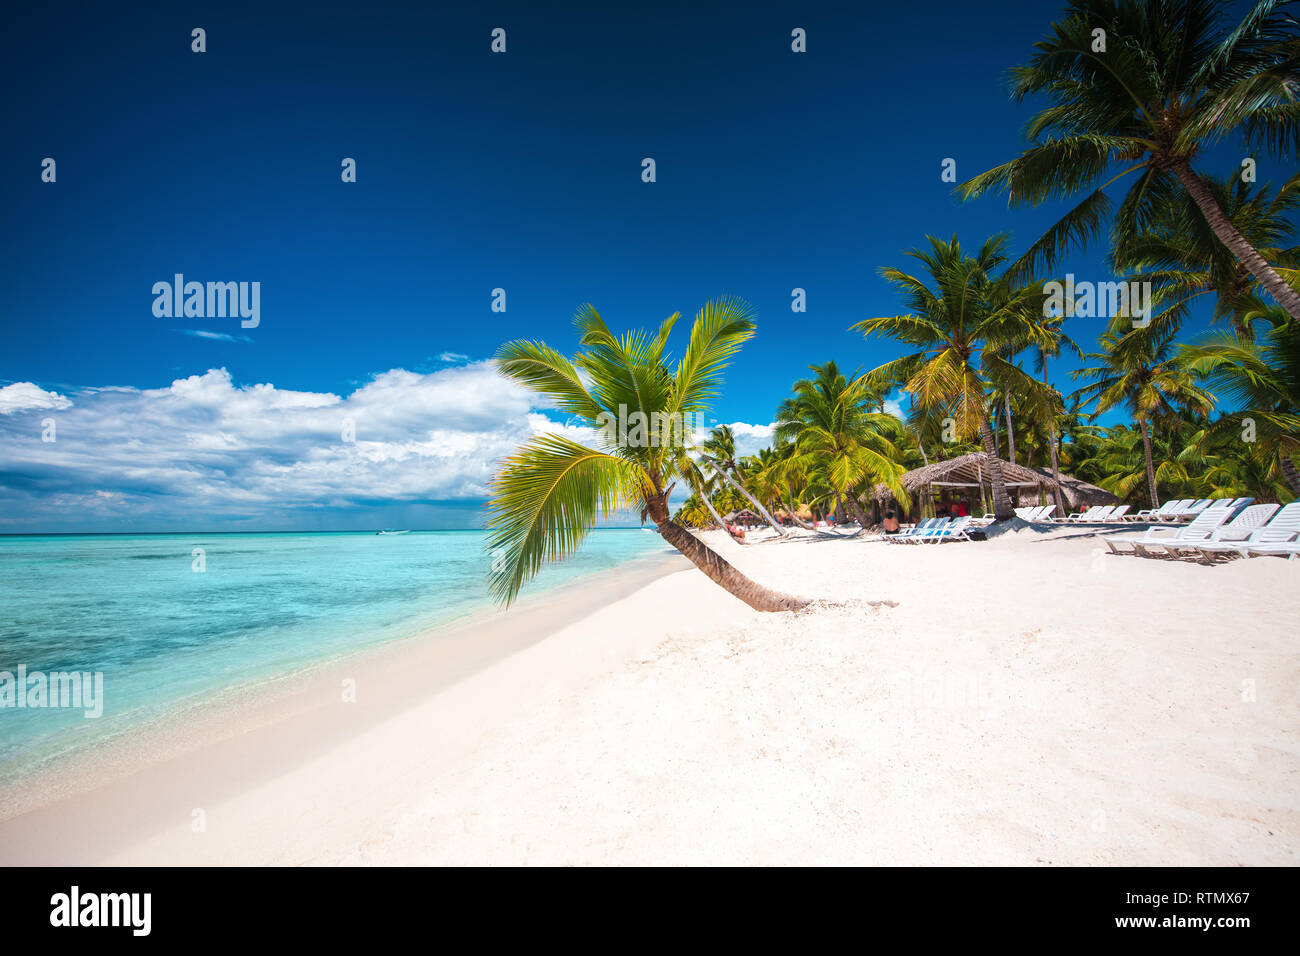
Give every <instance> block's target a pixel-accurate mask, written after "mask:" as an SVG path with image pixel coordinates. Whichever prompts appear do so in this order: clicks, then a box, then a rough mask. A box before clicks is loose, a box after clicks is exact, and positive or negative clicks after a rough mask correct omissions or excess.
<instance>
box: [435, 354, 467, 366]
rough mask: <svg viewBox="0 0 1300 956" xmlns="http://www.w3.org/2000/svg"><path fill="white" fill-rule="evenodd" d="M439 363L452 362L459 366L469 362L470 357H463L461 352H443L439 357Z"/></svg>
mask: <svg viewBox="0 0 1300 956" xmlns="http://www.w3.org/2000/svg"><path fill="white" fill-rule="evenodd" d="M438 361H439V362H452V363H455V364H457V365H459V364H460V363H461V362H468V361H469V356H468V355H461V354H460V353H459V352H441V353H439V355H438Z"/></svg>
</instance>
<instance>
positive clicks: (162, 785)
mask: <svg viewBox="0 0 1300 956" xmlns="http://www.w3.org/2000/svg"><path fill="white" fill-rule="evenodd" d="M689 566H690V565H689V562H687V560H686V559H685V558H684V557H682V556H681V555H680V554H676V553H672V554H656V555H647V556H644V557H638V558H632V559H630V560H628V561H625V562H622V563H620V564H618V565H615V566H613V567H611V568H607V569H605V570H603V571H599V572H596V573H594V574H588V575H584V576H582V577H579V578H575V579H573V580H569V581H565V582H563V583H561V584H559V585H556V586H555V587H552V588H548V589H547V590H545V591H542V592H540V593H537V594H533V595H527V596H525V597H522V598H521V599H520V600H519V601H518V602H516V604H515V605H514V606H513V607H511V608H510V609H508V610H506V611H501V610H500V609H497V608H476V609H474V610H471V611H470V612H468V613H467V614H465V615H462V616H461V617H458V618H456V619H454V620H452V621H449V622H447V623H445V624H441V625H438V626H435V627H432V628H428V629H425V630H423V631H421V632H419V633H417V634H414V635H411V636H408V637H404V638H399V639H396V640H392V641H387V642H385V643H382V644H379V645H371V646H367V647H362V648H358V649H357V650H355V651H352V652H349V653H346V654H343V655H340V656H336V657H332V658H328V659H325V660H321V661H317V662H313V663H312V664H310V665H307V666H306V667H302V668H298V669H295V670H294V671H291V672H288V673H285V674H280V675H276V676H274V677H269V678H260V679H254V680H253V681H251V682H249V683H246V684H241V685H239V686H237V687H234V688H227V689H225V690H222V691H217V692H214V693H213V694H212V695H210V696H206V697H205V698H204V699H203V700H202V701H199V702H194V703H185V702H183V701H182V702H178V704H179V706H178V707H177V709H176V710H175V711H173V712H170V713H169V714H167V715H165V716H163V717H158V718H153V719H151V720H150V721H148V722H147V723H145V724H143V725H141V726H139V727H135V728H132V729H130V730H127V731H123V732H121V733H119V734H117V735H115V736H113V737H110V738H108V739H107V740H105V741H101V742H99V743H97V744H94V745H91V749H89V750H85V749H78V750H76V751H73V752H68V753H63V754H59V755H57V756H55V757H52V758H50V759H49V761H48V762H47V763H45V764H42V765H40V766H39V767H38V768H37V769H36V770H35V771H34V772H35V773H36V774H37V775H38V778H37V779H36V780H32V781H21V780H20V781H18V782H16V783H14V784H12V785H8V786H6V787H5V788H4V789H3V790H0V865H42V864H45V863H49V862H51V861H50V860H48V859H46V858H45V856H44V855H43V852H42V840H41V839H40V838H39V836H38V834H42V833H45V834H48V836H49V839H50V840H51V841H52V843H51V844H50V845H53V844H60V845H68V846H76V845H77V844H78V843H81V844H82V845H84V847H85V850H86V856H85V858H84V859H77V860H75V861H74V860H60V861H59V862H65V863H73V862H77V863H81V862H87V861H89V860H90V859H91V858H93V857H94V856H95V855H96V854H100V853H104V852H110V851H111V850H112V848H113V847H115V846H120V845H123V844H126V843H129V842H131V841H133V840H137V839H141V838H144V837H147V836H148V833H149V831H151V830H154V829H156V828H157V827H156V826H155V825H153V824H152V823H151V822H150V821H151V820H152V819H156V816H155V814H156V812H157V811H158V809H159V804H160V803H162V802H168V803H170V802H173V801H172V797H173V796H174V794H173V793H172V791H173V790H174V789H175V788H174V787H170V786H168V781H175V780H176V779H177V778H184V777H185V776H186V774H187V773H188V772H189V770H191V769H192V770H194V771H196V772H199V776H200V777H202V776H203V775H202V773H201V772H200V771H201V768H202V767H203V765H204V764H205V763H206V762H207V759H208V758H211V759H218V760H219V759H220V758H221V757H226V756H232V755H235V754H236V752H237V751H239V750H241V749H256V748H259V747H261V746H262V745H263V744H269V745H270V746H271V747H272V752H271V754H266V753H263V754H262V756H263V757H266V756H272V755H273V756H274V757H275V758H276V759H274V760H263V761H260V762H249V763H244V764H241V763H240V762H239V761H238V760H237V761H236V762H235V764H234V765H235V766H237V767H238V766H241V765H242V766H244V767H245V768H246V770H247V772H246V773H242V774H240V775H238V776H237V777H234V778H231V779H226V780H223V781H219V782H218V783H217V786H216V787H215V788H214V789H209V791H208V794H207V799H208V800H209V801H210V800H211V799H213V798H214V797H216V798H220V797H221V796H223V795H227V794H230V793H235V792H238V791H240V790H242V789H246V788H248V787H250V786H254V785H256V784H257V783H259V782H261V781H263V780H265V779H266V778H268V777H269V776H272V775H274V774H277V773H281V772H283V771H285V770H288V769H291V768H292V767H294V766H296V765H299V764H301V763H303V762H305V761H307V760H310V759H312V758H313V757H316V756H319V755H321V754H323V753H325V752H327V751H328V750H329V749H330V748H331V747H333V746H336V745H338V744H339V743H340V742H342V741H345V740H347V739H349V738H351V737H354V736H356V735H358V734H361V733H364V732H365V731H366V730H368V729H370V728H372V727H374V726H375V725H377V724H380V723H382V722H383V721H385V720H387V719H390V718H392V717H393V716H395V715H397V714H400V713H401V712H403V711H404V710H407V709H409V708H411V707H415V706H418V705H419V704H420V703H421V702H422V701H423V700H425V699H427V698H428V697H430V696H433V695H435V694H437V693H439V692H440V691H442V690H445V689H446V688H447V687H450V686H452V685H454V684H456V683H458V682H460V681H463V680H465V679H467V678H469V677H471V676H473V675H474V674H476V673H479V672H480V671H482V670H484V669H485V668H488V667H491V666H492V665H493V664H495V663H497V662H499V661H500V660H502V659H504V658H506V657H509V656H510V655H512V654H515V653H518V652H519V651H520V650H523V649H525V648H527V647H530V646H532V645H533V644H535V643H537V642H540V641H543V640H545V639H546V638H547V637H548V636H549V635H551V634H552V633H554V632H555V631H556V630H559V629H561V628H563V627H566V626H568V625H570V624H573V623H576V622H578V621H581V620H582V619H583V618H584V617H586V616H587V615H589V614H591V613H592V612H593V611H595V610H597V609H599V608H601V607H604V606H606V605H607V604H609V603H611V602H616V601H618V600H620V599H622V598H623V597H625V596H627V595H628V594H631V593H634V592H635V591H637V590H640V589H641V588H643V587H645V586H646V585H647V584H649V583H651V582H653V581H655V580H658V579H659V578H662V577H664V576H666V575H669V574H672V573H674V572H675V571H678V570H681V569H682V568H683V567H689ZM593 585H597V587H596V588H595V589H593ZM345 678H346V679H349V680H353V681H355V688H356V690H355V702H353V703H349V704H347V705H346V707H345V706H342V704H343V702H342V686H341V682H342V680H344V679H345ZM368 688H370V691H369V693H367V689H368ZM374 688H382V692H378V693H377V692H376V691H375V690H374ZM127 792H130V793H131V794H132V797H131V799H130V800H128V801H126V802H122V797H123V795H124V794H126V793H127ZM150 794H165V795H166V798H165V800H160V799H159V798H158V797H154V798H153V799H150V797H149V795H150ZM141 795H144V796H145V805H143V806H142V805H141V803H140V801H139V797H140V796H141ZM100 800H102V801H104V802H105V803H107V805H108V810H107V813H106V814H105V813H100V812H98V811H97V809H96V807H95V806H94V804H95V802H96V801H100ZM106 817H107V819H106ZM110 820H111V822H109V821H110ZM69 829H71V830H74V831H78V833H79V835H78V837H77V838H76V839H71V838H69V837H68V836H64V834H67V832H68V831H69ZM19 833H21V834H22V836H21V838H19V836H18V834H19ZM65 841H66V844H65ZM19 843H21V844H22V845H23V849H22V850H19V851H15V847H17V846H18V845H19Z"/></svg>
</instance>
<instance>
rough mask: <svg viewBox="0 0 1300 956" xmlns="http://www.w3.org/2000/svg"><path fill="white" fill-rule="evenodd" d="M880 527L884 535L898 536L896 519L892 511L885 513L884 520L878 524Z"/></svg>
mask: <svg viewBox="0 0 1300 956" xmlns="http://www.w3.org/2000/svg"><path fill="white" fill-rule="evenodd" d="M880 527H881V528H883V529H884V532H885V534H898V518H896V517H895V516H894V513H893V512H892V511H886V512H885V520H883V521H882V522H880Z"/></svg>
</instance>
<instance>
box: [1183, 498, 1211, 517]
mask: <svg viewBox="0 0 1300 956" xmlns="http://www.w3.org/2000/svg"><path fill="white" fill-rule="evenodd" d="M1212 504H1214V502H1213V501H1211V500H1210V499H1209V498H1198V499H1197V500H1195V501H1193V502H1192V503H1191V504H1189V505H1187V507H1185V508H1183V509H1182V510H1181V511H1179V512H1178V513H1177V514H1175V515H1174V520H1175V521H1195V520H1196V518H1197V516H1198V515H1200V514H1201V513H1202V512H1204V511H1206V510H1208V509H1209V507H1210V505H1212Z"/></svg>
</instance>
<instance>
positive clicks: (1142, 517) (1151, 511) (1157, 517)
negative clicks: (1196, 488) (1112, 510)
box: [1124, 498, 1191, 524]
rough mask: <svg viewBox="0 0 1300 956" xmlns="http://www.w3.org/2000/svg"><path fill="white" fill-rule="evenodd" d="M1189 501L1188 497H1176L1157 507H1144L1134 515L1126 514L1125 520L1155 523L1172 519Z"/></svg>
mask: <svg viewBox="0 0 1300 956" xmlns="http://www.w3.org/2000/svg"><path fill="white" fill-rule="evenodd" d="M1190 503H1191V500H1190V499H1188V498H1178V499H1176V500H1175V501H1166V502H1165V503H1164V504H1162V505H1161V506H1160V507H1159V508H1146V509H1144V510H1142V511H1139V512H1138V513H1137V514H1134V515H1126V516H1125V518H1124V520H1125V521H1145V522H1147V523H1148V524H1155V523H1156V522H1158V521H1172V520H1173V518H1174V515H1176V514H1177V513H1178V512H1180V511H1182V509H1184V508H1186V507H1187V506H1188V505H1189V504H1190Z"/></svg>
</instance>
